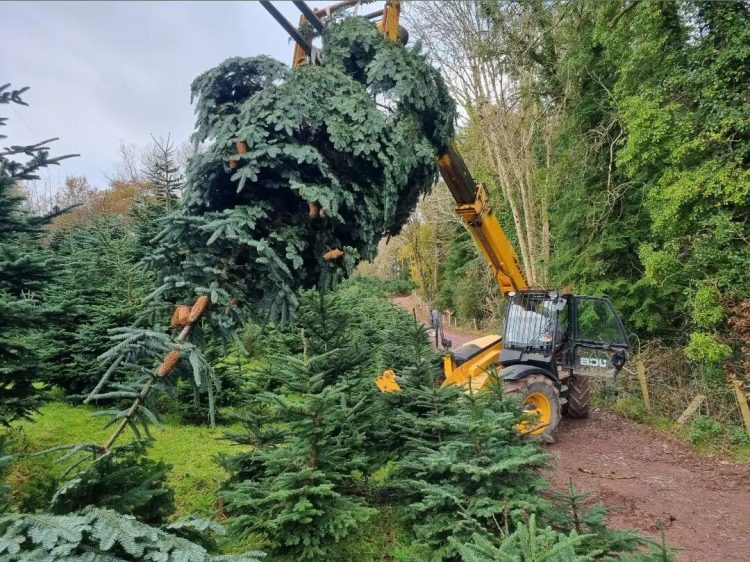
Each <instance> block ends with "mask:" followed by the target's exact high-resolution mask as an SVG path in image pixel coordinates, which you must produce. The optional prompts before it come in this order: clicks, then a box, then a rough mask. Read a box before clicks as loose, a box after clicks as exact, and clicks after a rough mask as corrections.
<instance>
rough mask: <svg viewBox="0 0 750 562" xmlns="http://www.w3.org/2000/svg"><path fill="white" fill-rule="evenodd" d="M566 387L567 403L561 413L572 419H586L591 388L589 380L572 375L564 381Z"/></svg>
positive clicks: (589, 409) (589, 407) (589, 404)
mask: <svg viewBox="0 0 750 562" xmlns="http://www.w3.org/2000/svg"><path fill="white" fill-rule="evenodd" d="M565 382H566V383H567V385H568V403H567V404H565V408H564V410H563V413H564V414H565V415H566V416H567V417H569V418H574V419H581V418H586V417H588V415H589V412H590V411H591V387H590V386H589V378H588V377H582V376H580V375H573V376H571V377H570V378H568V380H567V381H565Z"/></svg>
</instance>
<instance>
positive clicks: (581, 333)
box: [261, 0, 629, 440]
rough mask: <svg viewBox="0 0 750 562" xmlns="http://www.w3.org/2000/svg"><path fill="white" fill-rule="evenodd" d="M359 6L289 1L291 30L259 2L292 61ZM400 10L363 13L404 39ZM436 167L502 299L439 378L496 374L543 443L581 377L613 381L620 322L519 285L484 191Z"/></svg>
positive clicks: (580, 403) (391, 385) (381, 382)
mask: <svg viewBox="0 0 750 562" xmlns="http://www.w3.org/2000/svg"><path fill="white" fill-rule="evenodd" d="M367 3H369V2H362V1H356V0H355V1H344V2H339V3H337V4H333V5H331V6H328V7H326V8H319V9H315V10H313V9H311V8H310V7H308V6H307V5H306V4H305V2H301V1H295V2H294V4H295V6H296V7H297V8H298V9H299V10H300V12H301V16H300V21H299V26H294V25H293V24H291V23H290V22H289V21H288V20H287V19H286V18H284V16H283V15H282V14H281V13H280V12H279V11H278V10H277V9H276V8H275V7H274V6H273V4H272V3H271V2H268V1H265V0H264V1H261V4H263V6H264V7H265V8H266V10H267V11H268V12H269V13H270V14H271V15H272V16H273V17H274V19H276V21H277V22H278V23H279V24H280V25H281V26H282V27H283V28H284V30H285V31H286V32H287V33H289V35H290V36H291V37H292V39H293V40H294V41H295V49H294V56H293V59H292V65H293V66H300V65H304V64H317V63H318V62H319V59H318V57H317V50H316V48H315V47H314V46H313V45H312V43H311V42H310V41H308V39H306V38H305V37H303V36H302V34H301V33H300V32H299V29H302V28H303V27H305V26H307V25H311V26H312V27H313V28H314V29H315V31H316V33H318V34H322V33H323V31H324V29H325V26H326V25H327V24H328V22H330V21H332V16H333V15H334V14H335V13H336V12H338V11H340V10H342V9H345V8H351V7H353V6H355V5H357V6H358V5H360V4H367ZM400 9H401V7H400V3H399V1H398V0H387V1H386V2H385V4H384V6H383V9H382V10H377V11H374V12H372V13H369V14H365V15H364V17H366V18H368V19H370V20H372V21H373V22H374V23H375V24H376V25H377V26H378V29H379V30H380V31H382V33H383V34H384V35H385V36H386V37H387V38H388V39H390V40H391V41H402V42H406V41H407V40H408V33H406V31H405V30H404V29H403V28H402V27H400V25H399V16H400ZM438 166H439V169H440V174H441V175H442V177H443V180H444V181H445V183H446V185H447V186H448V189H449V190H450V192H451V194H452V195H453V198H454V199H455V201H456V208H455V212H456V214H457V215H458V216H459V217H460V218H461V219H462V221H463V222H464V224H465V225H466V227H467V229H468V230H469V232H470V233H471V235H472V237H473V238H474V241H475V242H476V244H477V246H478V247H479V250H480V251H481V253H482V255H483V256H484V258H485V260H486V261H487V264H488V266H489V268H490V270H491V272H492V274H493V276H494V278H495V279H496V281H497V284H498V286H499V288H500V291H501V292H502V294H503V295H504V296H505V297H506V298H508V299H509V303H508V307H507V312H506V316H505V329H504V333H503V335H502V336H500V335H487V336H483V337H480V338H477V339H475V340H472V341H470V342H468V343H466V344H464V345H462V346H460V347H458V348H457V349H455V350H453V351H451V352H447V353H446V354H445V356H444V358H443V374H444V378H443V381H442V383H441V384H442V385H460V386H462V387H465V388H466V389H467V391H469V390H470V391H478V390H481V389H482V388H484V387H486V386H487V385H488V384H492V383H493V381H498V380H502V381H503V385H504V387H503V388H504V391H505V392H506V393H514V394H517V395H518V396H519V399H520V403H521V405H522V408H523V410H524V412H525V416H524V419H525V420H526V421H522V422H521V424H520V431H521V432H522V433H524V434H529V435H533V436H536V437H539V438H542V439H545V440H549V439H551V436H552V434H553V433H554V432H555V430H556V429H557V426H558V424H559V422H560V417H561V415H567V416H570V417H573V418H582V417H585V416H587V415H588V413H589V409H590V406H591V394H590V390H589V377H592V376H597V377H603V378H610V379H613V378H614V377H616V375H617V373H618V372H619V371H620V369H622V367H623V366H624V365H625V361H626V360H627V352H628V349H629V346H628V343H627V339H626V337H625V331H624V328H623V325H622V322H621V321H620V319H619V317H618V315H617V312H616V311H615V308H614V306H613V305H612V302H611V301H610V300H609V299H608V298H607V297H592V296H580V295H573V294H571V293H570V292H569V291H567V290H563V291H556V290H543V289H531V288H529V287H528V286H527V283H526V280H525V279H524V276H523V274H522V272H521V268H520V266H519V263H518V258H517V256H516V253H515V251H514V250H513V247H512V246H511V244H510V242H509V241H508V238H507V236H506V235H505V232H503V229H502V227H501V226H500V223H499V221H498V220H497V218H496V216H495V214H494V213H493V209H492V205H491V204H490V199H489V195H488V193H487V190H486V188H485V187H484V186H483V185H482V184H477V183H476V182H475V181H474V180H473V179H472V177H471V174H470V173H469V170H468V168H467V167H466V164H465V163H464V160H463V158H462V157H461V155H460V154H459V152H458V150H457V148H456V146H455V144H452V145H451V146H449V148H448V149H447V150H446V151H445V152H444V153H443V154H440V155H439V156H438ZM375 382H376V384H377V386H378V388H380V390H381V391H383V392H394V391H398V390H400V384H399V377H398V376H397V375H396V373H394V371H392V370H387V371H385V372H384V373H383V374H382V375H381V376H379V377H378V378H377V379H376V380H375ZM402 382H403V381H402Z"/></svg>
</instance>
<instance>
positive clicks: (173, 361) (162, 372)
mask: <svg viewBox="0 0 750 562" xmlns="http://www.w3.org/2000/svg"><path fill="white" fill-rule="evenodd" d="M179 362H180V353H179V352H178V351H177V350H176V349H173V350H172V351H170V352H169V353H167V356H166V357H165V358H164V361H162V362H161V365H159V369H158V370H157V371H156V376H157V377H166V376H167V375H168V374H169V373H171V372H172V369H174V368H175V367H176V366H177V364H178V363H179Z"/></svg>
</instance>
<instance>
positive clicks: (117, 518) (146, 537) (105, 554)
mask: <svg viewBox="0 0 750 562" xmlns="http://www.w3.org/2000/svg"><path fill="white" fill-rule="evenodd" d="M186 527H192V528H199V527H196V525H195V524H194V523H193V524H191V525H186V524H184V523H181V524H177V525H171V526H169V527H167V528H166V530H161V529H159V528H157V527H151V526H149V525H146V524H145V523H141V522H139V521H138V520H137V519H135V518H134V517H130V516H127V515H121V514H120V513H117V512H115V511H110V510H108V509H98V508H90V509H86V510H84V511H82V512H81V513H79V514H75V515H50V514H46V513H43V514H39V515H22V514H15V515H7V516H5V517H2V518H0V559H2V560H7V561H8V562H27V561H30V560H39V561H44V562H105V561H106V562H125V561H128V562H130V561H132V562H136V561H137V562H141V561H143V562H259V561H260V560H261V559H262V557H263V555H262V554H261V553H259V552H247V553H245V554H237V555H213V554H210V553H209V552H208V551H207V550H206V549H205V548H204V547H203V546H201V545H200V544H197V543H195V542H192V541H191V540H189V539H186V538H182V537H181V536H179V535H180V534H183V533H184V532H185V530H186ZM203 527H204V530H203V531H202V532H205V531H206V530H209V531H210V530H213V529H214V528H215V524H211V525H203Z"/></svg>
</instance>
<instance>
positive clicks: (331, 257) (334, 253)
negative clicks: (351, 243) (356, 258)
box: [323, 248, 344, 261]
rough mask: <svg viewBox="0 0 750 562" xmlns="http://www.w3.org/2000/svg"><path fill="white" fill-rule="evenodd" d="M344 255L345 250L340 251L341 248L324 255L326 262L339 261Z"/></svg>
mask: <svg viewBox="0 0 750 562" xmlns="http://www.w3.org/2000/svg"><path fill="white" fill-rule="evenodd" d="M343 255H344V251H343V250H340V249H339V248H334V249H333V250H328V251H327V252H326V253H325V254H323V259H324V260H326V261H333V260H337V259H339V258H340V257H341V256H343Z"/></svg>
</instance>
